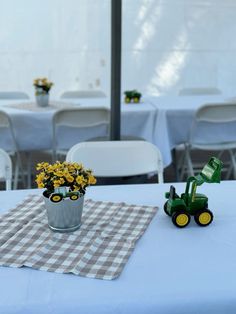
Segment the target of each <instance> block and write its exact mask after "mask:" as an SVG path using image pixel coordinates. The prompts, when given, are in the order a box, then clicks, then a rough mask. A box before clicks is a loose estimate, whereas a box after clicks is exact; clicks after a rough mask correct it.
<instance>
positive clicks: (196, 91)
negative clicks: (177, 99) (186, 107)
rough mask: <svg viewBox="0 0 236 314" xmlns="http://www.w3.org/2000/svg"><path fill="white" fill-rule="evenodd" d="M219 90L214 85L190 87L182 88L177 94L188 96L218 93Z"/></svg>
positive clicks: (219, 92)
mask: <svg viewBox="0 0 236 314" xmlns="http://www.w3.org/2000/svg"><path fill="white" fill-rule="evenodd" d="M221 93H222V92H221V90H220V89H219V88H216V87H192V88H190V87H189V88H182V89H181V90H180V91H179V96H190V95H199V96H200V95H219V94H221Z"/></svg>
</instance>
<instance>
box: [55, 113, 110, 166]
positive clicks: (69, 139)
mask: <svg viewBox="0 0 236 314" xmlns="http://www.w3.org/2000/svg"><path fill="white" fill-rule="evenodd" d="M109 125H110V111H109V109H108V108H106V107H87V108H82V107H78V108H67V109H61V110H58V111H57V112H55V114H54V116H53V123H52V127H53V130H52V146H53V160H56V159H57V157H58V155H66V153H67V151H68V150H69V148H70V147H72V146H73V145H74V144H76V143H78V142H83V141H87V140H92V139H94V140H99V139H103V140H104V139H108V132H109Z"/></svg>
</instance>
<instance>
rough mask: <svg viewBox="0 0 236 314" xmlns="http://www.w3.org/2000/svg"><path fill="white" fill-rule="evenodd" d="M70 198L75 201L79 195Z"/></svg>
mask: <svg viewBox="0 0 236 314" xmlns="http://www.w3.org/2000/svg"><path fill="white" fill-rule="evenodd" d="M70 198H71V199H72V200H74V201H75V200H77V198H78V196H77V195H71V197H70Z"/></svg>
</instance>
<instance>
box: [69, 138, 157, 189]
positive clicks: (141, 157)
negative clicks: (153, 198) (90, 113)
mask: <svg viewBox="0 0 236 314" xmlns="http://www.w3.org/2000/svg"><path fill="white" fill-rule="evenodd" d="M66 160H67V161H69V162H78V163H82V164H83V165H84V166H85V167H87V168H91V169H92V170H93V173H94V175H95V176H97V177H127V176H135V175H142V174H148V173H154V172H155V173H157V174H158V182H159V183H162V182H163V161H162V156H161V153H160V151H159V149H158V148H157V147H156V146H155V145H153V144H151V143H149V142H146V141H103V142H83V143H79V144H76V145H74V146H73V147H72V148H71V149H70V150H69V151H68V153H67V157H66Z"/></svg>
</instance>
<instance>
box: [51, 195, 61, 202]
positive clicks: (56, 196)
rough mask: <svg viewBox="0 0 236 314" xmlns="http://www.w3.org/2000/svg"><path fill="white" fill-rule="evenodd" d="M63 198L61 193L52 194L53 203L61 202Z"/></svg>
mask: <svg viewBox="0 0 236 314" xmlns="http://www.w3.org/2000/svg"><path fill="white" fill-rule="evenodd" d="M62 199H63V196H62V195H61V194H59V193H53V194H52V195H51V196H50V201H51V202H53V203H59V202H60V201H61V200H62Z"/></svg>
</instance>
